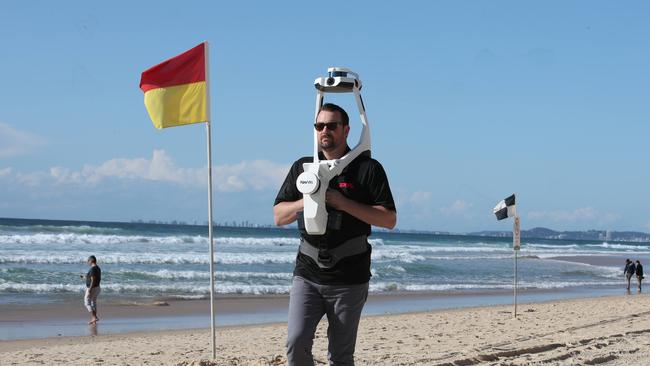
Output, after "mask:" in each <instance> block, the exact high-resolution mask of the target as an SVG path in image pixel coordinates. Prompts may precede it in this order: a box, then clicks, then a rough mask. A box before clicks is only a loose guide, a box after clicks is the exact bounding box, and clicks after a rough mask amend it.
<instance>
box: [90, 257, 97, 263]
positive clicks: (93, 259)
mask: <svg viewBox="0 0 650 366" xmlns="http://www.w3.org/2000/svg"><path fill="white" fill-rule="evenodd" d="M88 260H89V261H91V262H93V263H97V258H95V256H94V255H91V256H90V257H88Z"/></svg>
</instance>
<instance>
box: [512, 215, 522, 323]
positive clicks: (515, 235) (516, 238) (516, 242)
mask: <svg viewBox="0 0 650 366" xmlns="http://www.w3.org/2000/svg"><path fill="white" fill-rule="evenodd" d="M519 224H520V222H519V215H517V214H516V213H515V219H514V220H513V225H512V248H513V250H514V252H515V268H514V272H515V273H514V276H513V277H514V278H513V289H514V304H515V311H514V317H515V318H517V254H518V252H519V247H520V245H521V244H520V235H521V234H520V233H521V232H520V226H519Z"/></svg>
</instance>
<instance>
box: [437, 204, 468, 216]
mask: <svg viewBox="0 0 650 366" xmlns="http://www.w3.org/2000/svg"><path fill="white" fill-rule="evenodd" d="M472 206H474V205H473V204H472V203H469V202H467V201H463V200H456V201H454V202H453V203H452V204H451V205H449V206H445V207H441V208H440V213H442V214H443V215H445V216H467V215H469V214H470V212H471V208H472Z"/></svg>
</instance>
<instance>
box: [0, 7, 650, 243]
mask: <svg viewBox="0 0 650 366" xmlns="http://www.w3.org/2000/svg"><path fill="white" fill-rule="evenodd" d="M649 18H650V3H647V2H644V1H627V2H613V1H544V2H532V1H489V2H488V1H484V2H478V1H404V2H400V3H399V5H395V4H393V3H390V2H383V3H382V2H377V1H374V2H371V1H355V2H349V1H341V2H339V1H329V2H326V3H323V2H311V1H288V2H268V1H237V2H234V1H231V2H210V1H206V2H200V1H188V2H182V3H181V2H171V1H141V2H140V1H139V2H126V1H115V2H103V3H102V2H82V1H77V2H75V1H69V2H48V1H40V2H39V1H20V2H19V1H11V2H3V3H2V4H1V5H0V83H1V85H2V87H1V88H0V217H22V218H42V219H76V220H99V221H130V220H138V219H142V220H167V221H169V220H183V221H187V222H199V223H200V222H205V221H206V220H207V203H206V199H207V183H206V172H207V158H206V136H205V126H204V124H196V125H191V126H184V127H176V128H170V129H165V130H162V131H158V130H156V129H155V128H153V125H152V123H151V121H150V120H149V119H148V115H147V112H146V110H145V108H144V105H143V94H142V92H141V91H140V89H139V88H138V84H139V79H140V74H141V72H142V71H144V70H146V69H147V68H149V67H150V66H153V65H155V64H157V63H159V62H161V61H163V60H165V59H167V58H169V57H172V56H174V55H177V54H179V53H181V52H183V51H185V50H187V49H189V48H191V47H193V46H195V45H197V44H199V43H201V42H203V41H209V42H210V83H211V104H212V119H213V121H212V126H213V138H212V143H213V167H214V180H215V183H214V196H215V198H214V199H215V204H214V207H215V220H216V221H218V222H224V221H225V222H232V221H236V222H240V221H244V220H246V221H248V222H250V223H256V224H263V225H265V224H272V222H273V218H272V204H273V200H274V198H275V195H276V193H277V190H278V188H279V186H280V184H281V182H282V181H283V179H284V176H285V175H286V172H287V170H288V167H289V166H290V165H291V163H292V162H293V161H295V160H297V159H298V158H299V157H301V156H306V155H310V154H311V152H312V149H313V147H312V143H313V140H312V139H313V135H312V133H313V132H312V130H313V127H312V126H311V124H312V123H313V112H314V111H313V109H314V103H315V95H316V94H315V90H314V88H313V80H314V79H315V78H316V77H319V76H323V75H325V74H326V71H327V68H328V67H330V66H344V67H349V68H351V69H352V70H354V71H356V72H357V73H359V75H360V77H361V79H362V81H363V84H364V87H363V89H362V95H363V98H364V102H365V105H366V108H367V113H368V119H369V122H370V126H371V136H372V153H373V157H374V158H376V159H377V160H379V161H380V162H381V163H382V165H383V166H384V168H385V169H386V171H387V174H388V177H389V181H390V185H391V188H392V191H393V195H394V197H395V200H396V203H397V210H398V224H397V227H398V228H400V229H404V230H407V229H418V230H439V231H451V232H471V231H479V230H509V229H510V225H511V223H509V221H500V222H497V221H496V219H495V217H494V215H493V214H492V208H493V207H494V206H495V205H496V204H497V202H498V201H499V200H501V199H503V198H505V197H506V196H508V195H510V194H511V193H516V194H517V201H518V205H517V206H518V212H519V214H520V216H521V221H522V228H524V229H527V228H532V227H538V226H544V227H550V228H554V229H558V230H587V229H599V230H636V231H645V232H650V205H649V204H650V169H649V168H648V167H649V166H650V156H649V152H648V145H649V144H648V141H649V138H650V123H648V122H649V118H650V107H649V106H650V103H648V101H649V100H650V68H649V66H650V42H649V40H650V22H648V19H649ZM328 98H329V97H328ZM326 101H333V102H336V103H340V104H341V105H343V106H344V107H345V108H347V109H348V111H349V112H350V115H351V128H352V132H351V138H350V143H351V144H355V143H356V141H357V139H358V131H359V130H360V126H361V124H360V123H359V122H358V121H359V118H358V114H357V112H356V111H355V109H356V107H355V105H354V104H353V98H352V96H351V95H343V96H337V97H336V98H330V99H326ZM355 133H356V135H355Z"/></svg>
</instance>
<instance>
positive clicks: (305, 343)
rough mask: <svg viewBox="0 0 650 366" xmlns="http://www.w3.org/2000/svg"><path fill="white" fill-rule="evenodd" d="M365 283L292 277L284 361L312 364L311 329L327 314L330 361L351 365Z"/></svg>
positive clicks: (296, 365) (301, 365) (339, 365)
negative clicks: (336, 283)
mask: <svg viewBox="0 0 650 366" xmlns="http://www.w3.org/2000/svg"><path fill="white" fill-rule="evenodd" d="M367 298H368V283H364V284H361V285H350V286H330V285H319V284H316V283H314V282H311V281H308V280H306V279H304V278H302V277H297V276H296V277H294V278H293V284H292V287H291V295H290V298H289V329H288V334H287V361H288V363H289V366H311V365H314V358H313V356H312V353H311V347H312V345H313V343H314V333H315V332H316V327H317V326H318V322H320V320H321V318H322V317H323V315H327V321H328V323H329V326H328V328H327V338H328V340H329V346H328V349H327V350H328V352H327V358H328V359H329V363H330V365H332V366H334V365H336V366H342V365H354V347H355V343H356V341H357V329H358V328H359V319H360V318H361V310H362V309H363V305H364V304H365V302H366V299H367Z"/></svg>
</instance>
